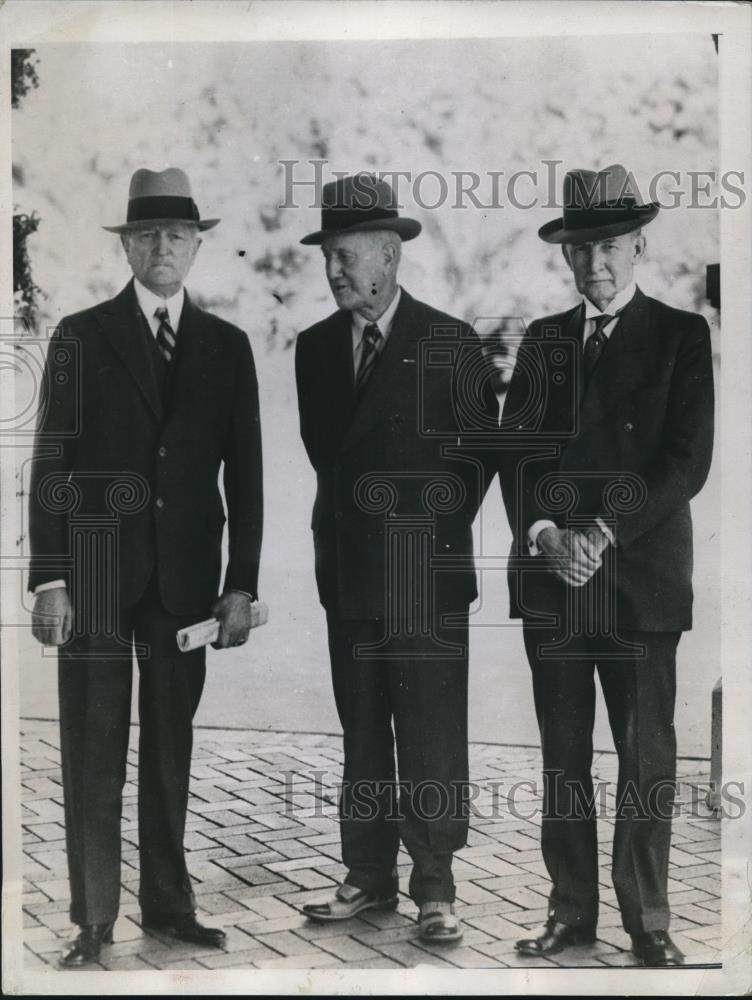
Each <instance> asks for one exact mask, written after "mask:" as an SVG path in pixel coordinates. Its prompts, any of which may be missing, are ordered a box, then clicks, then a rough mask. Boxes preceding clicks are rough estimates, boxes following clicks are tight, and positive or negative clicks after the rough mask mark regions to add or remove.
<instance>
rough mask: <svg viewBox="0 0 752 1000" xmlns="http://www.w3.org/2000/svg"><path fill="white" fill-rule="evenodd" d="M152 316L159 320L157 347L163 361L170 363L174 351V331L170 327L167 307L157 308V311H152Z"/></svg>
mask: <svg viewBox="0 0 752 1000" xmlns="http://www.w3.org/2000/svg"><path fill="white" fill-rule="evenodd" d="M154 315H155V316H156V318H157V319H158V320H159V329H158V330H157V347H158V348H159V350H160V351H161V353H162V357H163V358H164V359H165V361H168V362H169V361H172V355H173V353H174V351H175V331H174V330H173V329H172V327H171V326H170V314H169V313H168V312H167V306H159V308H158V309H155V310H154Z"/></svg>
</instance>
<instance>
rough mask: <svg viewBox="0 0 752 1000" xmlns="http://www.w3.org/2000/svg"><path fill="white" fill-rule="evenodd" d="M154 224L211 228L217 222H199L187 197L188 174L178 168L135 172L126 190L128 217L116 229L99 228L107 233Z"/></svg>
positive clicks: (215, 220) (197, 215)
mask: <svg viewBox="0 0 752 1000" xmlns="http://www.w3.org/2000/svg"><path fill="white" fill-rule="evenodd" d="M154 222H194V223H195V224H196V225H197V226H198V228H199V229H201V230H204V229H211V228H212V226H216V224H217V223H218V222H219V219H202V218H201V217H200V216H199V213H198V208H197V207H196V202H195V201H194V200H193V195H192V194H191V182H190V181H189V180H188V175H187V174H186V173H185V172H184V171H183V170H180V169H179V168H178V167H168V168H167V170H156V171H155V170H145V169H141V170H137V171H136V172H135V174H134V175H133V177H131V186H130V189H129V191H128V214H127V216H126V221H125V222H124V223H122V224H121V225H119V226H103V227H102V228H103V229H106V230H107V231H108V232H110V233H125V232H128V231H129V230H131V229H142V228H143V227H144V226H148V225H150V224H151V223H154Z"/></svg>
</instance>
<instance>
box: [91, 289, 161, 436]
mask: <svg viewBox="0 0 752 1000" xmlns="http://www.w3.org/2000/svg"><path fill="white" fill-rule="evenodd" d="M144 322H145V320H144V315H143V313H142V312H141V309H140V307H139V304H138V300H137V299H136V293H135V291H134V290H133V281H132V280H131V281H130V282H129V283H128V284H127V285H126V287H125V288H124V289H123V291H122V292H121V293H120V294H119V295H118V296H116V297H115V298H114V299H112V300H111V301H110V302H108V303H107V304H106V305H105V306H103V307H102V310H101V315H100V318H99V323H100V326H101V328H102V330H103V332H104V334H105V336H106V337H107V339H108V341H109V342H110V346H111V347H112V349H113V350H114V351H115V353H116V354H117V356H118V357H119V358H120V361H121V362H122V363H123V365H124V366H125V368H126V369H127V370H128V372H129V373H130V375H131V377H132V378H133V381H134V382H135V383H136V385H137V386H138V389H139V391H140V392H141V394H142V395H143V397H144V399H145V400H146V402H147V404H148V406H149V409H150V410H151V412H152V413H153V415H154V417H155V418H156V419H157V420H160V421H161V419H162V399H161V394H160V392H159V386H158V385H157V379H156V375H155V373H154V367H153V365H152V361H151V358H150V357H149V351H148V344H147V343H146V341H145V339H144V337H143V324H144Z"/></svg>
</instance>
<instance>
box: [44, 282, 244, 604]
mask: <svg viewBox="0 0 752 1000" xmlns="http://www.w3.org/2000/svg"><path fill="white" fill-rule="evenodd" d="M153 340H154V338H153V335H152V334H151V331H150V330H149V329H148V327H147V325H146V322H145V318H144V316H143V315H142V313H141V310H140V309H139V306H138V302H137V299H136V295H135V292H134V289H133V283H132V282H130V283H129V284H128V285H127V286H126V288H125V289H124V290H123V291H122V292H121V293H120V294H119V295H117V296H116V297H115V298H114V299H111V300H110V301H107V302H103V303H101V304H99V305H96V306H94V307H93V308H91V309H87V310H85V311H83V312H80V313H76V314H75V315H73V316H69V317H67V318H66V319H64V320H63V321H62V323H61V324H60V326H59V328H58V330H57V331H56V332H55V334H54V335H53V338H52V341H51V345H50V349H49V354H48V371H47V379H46V388H47V398H46V400H45V401H44V403H43V406H42V409H41V416H40V421H39V429H38V434H37V444H36V452H35V459H34V463H33V468H32V482H31V493H30V533H31V545H32V563H31V574H30V580H29V586H30V588H31V589H33V588H35V587H36V586H37V585H38V584H40V583H44V582H46V581H48V580H54V579H57V578H64V579H68V578H69V576H70V574H72V575H73V576H74V577H75V575H76V572H77V570H78V569H79V567H77V566H76V562H75V553H72V552H71V551H70V539H69V529H70V523H71V518H75V517H80V516H82V515H90V516H91V515H93V516H94V517H97V516H107V515H108V514H111V513H112V510H113V508H112V504H113V502H115V503H117V495H118V493H117V490H116V491H115V494H113V492H112V489H113V488H114V487H116V486H117V484H118V483H120V484H121V487H122V488H121V490H120V494H119V495H120V500H121V503H120V505H119V506H118V507H117V515H116V516H117V518H118V549H117V556H118V558H117V585H118V589H119V603H120V604H121V605H123V606H129V605H131V604H133V603H134V602H135V601H136V600H138V598H139V597H140V596H141V594H142V593H143V591H144V589H145V587H146V586H147V584H148V582H149V580H150V578H152V576H153V575H154V574H155V572H156V576H157V579H158V584H159V594H160V597H161V601H162V604H163V606H164V608H165V609H166V610H167V611H168V612H170V613H172V614H178V615H197V616H206V615H207V614H208V612H209V610H210V608H211V605H212V603H213V601H214V599H215V598H216V596H217V592H218V589H219V584H220V571H221V541H222V533H223V527H224V523H225V512H224V509H223V504H222V499H221V495H220V490H219V484H218V474H219V471H220V466H221V464H222V463H224V497H225V503H226V505H227V513H228V515H229V561H228V566H227V571H226V573H225V579H224V589H226V590H228V589H238V590H244V591H247V592H248V593H249V594H255V592H256V588H257V578H258V563H259V553H260V546H261V528H262V480H261V436H260V426H259V416H258V389H257V384H256V375H255V369H254V365H253V357H252V353H251V348H250V344H249V342H248V338H247V336H246V335H245V333H243V331H242V330H239V329H238V328H237V327H234V326H232V325H231V324H229V323H226V322H225V321H223V320H221V319H219V318H218V317H217V316H214V315H212V314H210V313H207V312H205V311H204V310H203V309H200V308H199V307H198V306H196V305H195V304H194V303H193V302H192V301H191V300H190V298H189V297H188V295H187V294H186V297H185V303H184V306H183V312H182V316H181V320H180V329H179V340H178V349H177V353H176V357H175V359H174V361H173V365H174V372H173V373H172V376H171V384H169V385H167V386H160V384H159V375H158V371H159V369H158V364H157V365H155V359H154V356H153V355H154V354H155V349H154V343H153ZM156 360H157V362H158V361H159V356H158V355H157V358H156ZM61 483H67V484H68V488H71V487H72V488H73V490H75V493H76V499H75V502H74V503H73V505H72V507H69V508H68V509H64V510H61V509H60V505H59V504H57V503H55V489H56V488H59V487H60V485H61ZM129 494H130V495H129Z"/></svg>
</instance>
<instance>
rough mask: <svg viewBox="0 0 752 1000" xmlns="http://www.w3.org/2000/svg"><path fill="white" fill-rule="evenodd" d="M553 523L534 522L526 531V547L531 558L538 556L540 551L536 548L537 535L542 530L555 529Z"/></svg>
mask: <svg viewBox="0 0 752 1000" xmlns="http://www.w3.org/2000/svg"><path fill="white" fill-rule="evenodd" d="M555 527H556V524H555V523H554V522H553V521H545V520H542V521H536V522H535V523H534V524H532V525H531V526H530V527H529V528H528V530H527V547H528V550H529V552H530V555H531V556H539V555H540V554H541V550H540V549H539V548H538V535H539V534H540V533H541V531H543V529H544V528H555Z"/></svg>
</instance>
